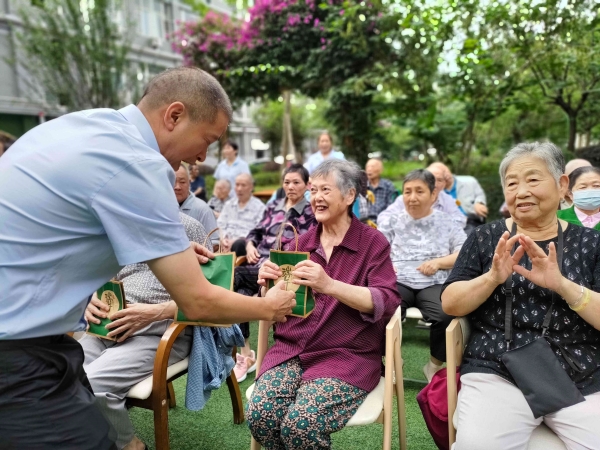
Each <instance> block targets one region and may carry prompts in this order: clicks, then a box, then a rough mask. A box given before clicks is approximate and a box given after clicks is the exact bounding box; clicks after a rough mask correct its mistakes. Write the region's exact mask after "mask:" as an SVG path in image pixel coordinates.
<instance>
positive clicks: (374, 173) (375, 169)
mask: <svg viewBox="0 0 600 450" xmlns="http://www.w3.org/2000/svg"><path fill="white" fill-rule="evenodd" d="M365 172H366V173H367V178H368V179H369V182H370V183H371V184H373V182H375V184H376V182H378V181H379V179H380V178H381V172H383V163H382V162H381V160H379V159H370V160H368V161H367V164H366V166H365Z"/></svg>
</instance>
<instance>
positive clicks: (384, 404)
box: [246, 308, 406, 450]
mask: <svg viewBox="0 0 600 450" xmlns="http://www.w3.org/2000/svg"><path fill="white" fill-rule="evenodd" d="M271 325H272V324H271V323H270V322H266V321H260V322H259V325H258V349H257V356H256V373H258V372H259V371H260V365H261V364H262V361H263V358H264V356H265V354H266V353H267V349H268V345H269V344H268V341H269V329H270V328H271ZM401 344H402V324H401V322H400V308H398V310H397V311H396V313H395V314H394V315H393V316H392V318H391V319H390V321H389V322H388V324H387V326H386V331H385V362H386V364H385V376H384V377H381V379H380V380H379V384H378V385H377V387H376V388H375V389H374V390H373V391H372V392H371V393H369V395H367V398H366V399H365V401H364V402H363V404H362V405H360V407H359V408H358V410H357V411H356V413H355V414H354V416H352V418H351V419H350V420H349V421H348V423H347V424H346V426H347V427H352V426H359V425H369V424H372V423H382V424H383V449H384V450H390V449H391V448H392V403H393V400H394V394H396V408H397V409H398V434H399V441H400V449H401V450H405V449H406V410H405V407H404V383H403V375H402V355H401V350H400V349H401ZM394 375H395V378H394ZM253 391H254V383H253V384H252V385H251V386H250V387H249V388H248V390H247V391H246V398H247V399H248V401H249V400H250V398H251V397H252V392H253ZM250 448H251V450H259V449H260V448H261V446H260V444H259V443H258V442H256V441H255V440H254V439H253V438H252V442H251V446H250Z"/></svg>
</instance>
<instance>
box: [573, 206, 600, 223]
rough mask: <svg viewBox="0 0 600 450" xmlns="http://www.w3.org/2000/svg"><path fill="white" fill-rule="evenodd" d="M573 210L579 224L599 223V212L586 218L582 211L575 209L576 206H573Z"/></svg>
mask: <svg viewBox="0 0 600 450" xmlns="http://www.w3.org/2000/svg"><path fill="white" fill-rule="evenodd" d="M573 209H574V210H575V214H577V218H578V219H579V221H580V222H581V223H583V222H584V221H586V222H592V221H595V222H599V221H600V212H597V213H596V214H592V215H591V216H588V215H587V214H586V213H584V212H583V211H580V210H579V208H577V206H575V207H574V208H573Z"/></svg>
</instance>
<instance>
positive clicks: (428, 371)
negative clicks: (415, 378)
mask: <svg viewBox="0 0 600 450" xmlns="http://www.w3.org/2000/svg"><path fill="white" fill-rule="evenodd" d="M442 367H443V366H438V365H437V364H434V363H432V362H431V361H429V362H428V363H427V364H425V365H424V366H423V373H424V374H425V378H427V383H431V379H432V378H433V376H434V375H435V373H436V372H437V371H438V370H440V369H441V368H442Z"/></svg>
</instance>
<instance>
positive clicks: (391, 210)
mask: <svg viewBox="0 0 600 450" xmlns="http://www.w3.org/2000/svg"><path fill="white" fill-rule="evenodd" d="M427 170H428V171H429V172H431V174H432V175H433V176H434V177H435V201H434V202H433V206H432V208H433V209H436V210H438V211H441V212H444V213H446V214H448V215H449V216H450V219H451V220H452V222H455V223H456V224H458V225H459V226H460V227H461V228H464V227H465V225H466V224H467V217H466V216H465V215H464V214H463V213H462V212H461V210H460V209H458V206H456V201H455V200H454V199H453V198H452V197H450V195H449V194H446V192H444V188H445V186H446V176H445V173H444V171H443V170H442V169H441V168H440V167H438V166H436V165H435V164H432V165H431V166H429V167H428V168H427ZM404 209H405V206H404V198H403V196H402V195H401V196H400V197H398V198H397V199H396V201H395V202H394V203H392V204H391V205H390V206H389V207H388V208H387V209H386V210H385V211H383V212H382V213H381V214H379V217H378V218H377V221H378V224H379V225H380V226H384V227H386V226H387V224H388V222H389V220H390V218H391V217H393V216H395V215H397V214H399V213H401V212H402V211H404Z"/></svg>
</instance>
